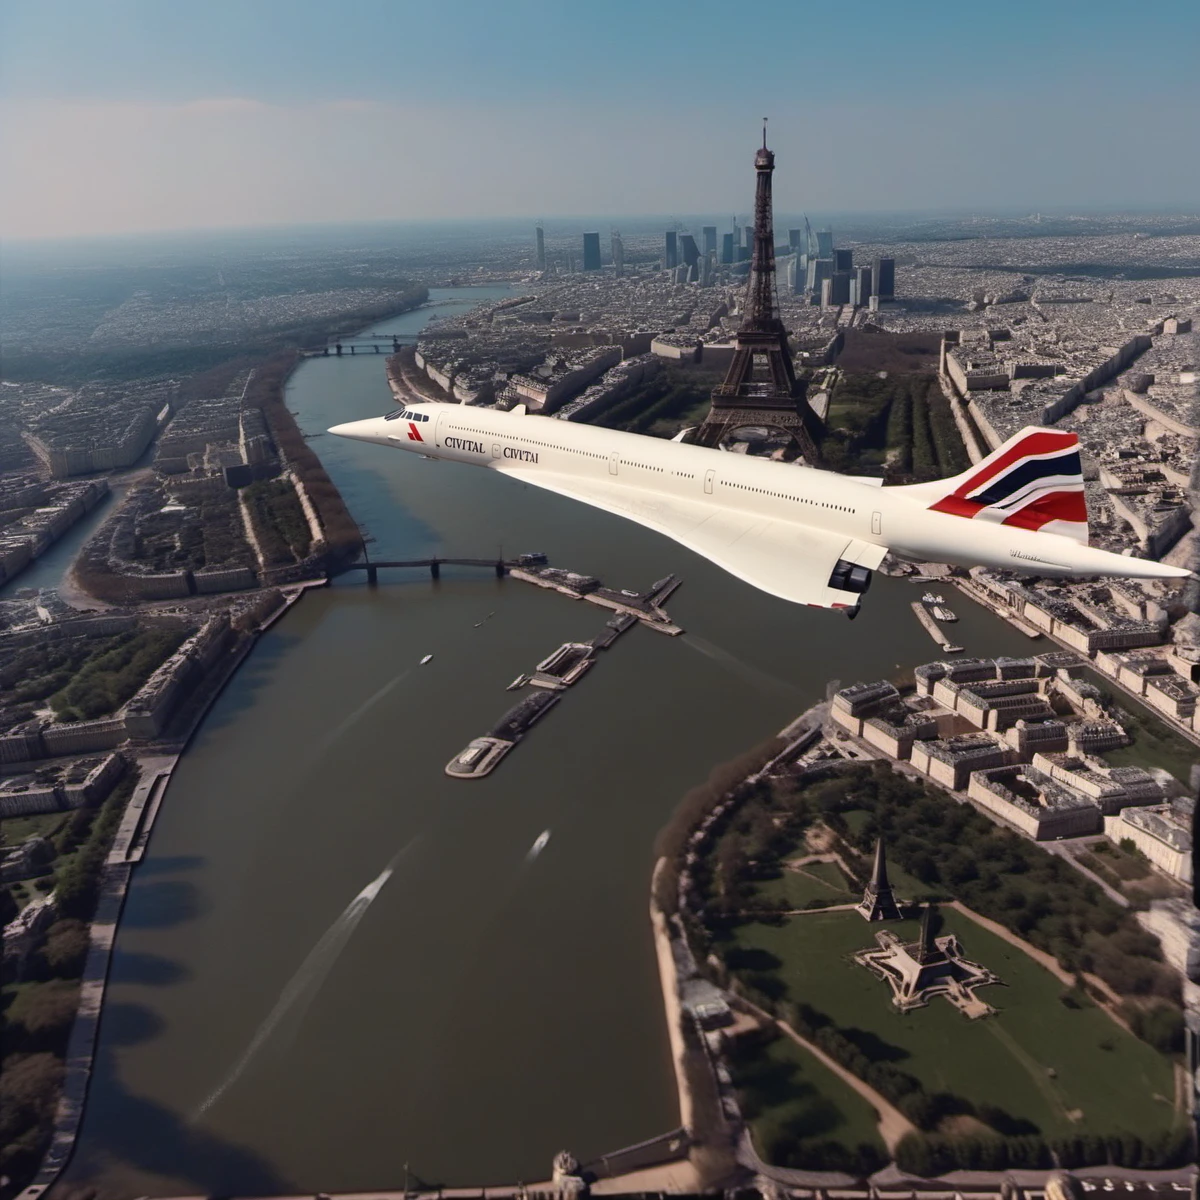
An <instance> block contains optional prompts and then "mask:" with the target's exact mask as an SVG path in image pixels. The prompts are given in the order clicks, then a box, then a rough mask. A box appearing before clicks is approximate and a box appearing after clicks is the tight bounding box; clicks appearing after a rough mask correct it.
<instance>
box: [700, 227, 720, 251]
mask: <svg viewBox="0 0 1200 1200" xmlns="http://www.w3.org/2000/svg"><path fill="white" fill-rule="evenodd" d="M700 232H701V233H702V234H703V235H704V253H705V254H709V253H715V251H716V249H717V227H716V226H715V225H705V226H703V227H702V228H701V230H700Z"/></svg>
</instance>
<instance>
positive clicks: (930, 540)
mask: <svg viewBox="0 0 1200 1200" xmlns="http://www.w3.org/2000/svg"><path fill="white" fill-rule="evenodd" d="M329 432H330V433H333V434H336V435H337V436H339V437H346V438H354V439H357V440H358V441H363V442H374V443H376V444H378V445H381V446H390V447H392V448H394V449H398V450H409V451H414V452H416V453H418V454H423V455H425V456H426V457H428V458H436V459H445V460H448V461H451V462H460V463H470V464H471V465H473V466H477V467H488V468H490V469H491V470H493V471H498V472H499V473H500V474H502V475H507V476H510V477H511V478H513V479H516V480H519V481H521V482H523V483H531V484H533V485H535V486H536V487H540V488H545V489H546V490H547V491H551V492H557V493H559V495H562V496H569V497H570V498H571V499H573V500H581V501H582V502H583V503H585V504H591V505H593V506H595V507H596V508H602V509H604V510H605V511H606V512H611V513H616V514H617V515H618V516H621V517H627V518H628V519H629V520H631V521H636V522H638V524H640V525H645V526H647V527H648V528H650V529H653V530H656V531H657V532H659V533H662V534H665V535H666V536H667V537H670V538H674V539H675V541H677V542H681V543H682V544H683V545H685V546H687V547H688V548H689V549H691V550H694V551H696V553H697V554H702V555H703V556H704V557H705V558H708V559H711V560H712V561H713V562H714V563H716V564H717V565H718V566H719V567H723V568H724V569H725V570H726V571H728V572H730V574H732V575H736V576H737V577H738V578H739V579H743V580H745V582H746V583H749V584H752V585H753V586H754V587H757V588H761V589H762V590H763V591H764V592H770V593H771V594H772V595H774V596H781V597H782V598H783V599H785V600H791V601H794V602H795V603H797V604H808V605H811V606H813V607H816V608H831V609H840V610H842V611H843V612H845V613H847V614H848V615H849V616H851V617H854V616H855V615H857V613H858V608H859V604H860V602H861V600H862V593H863V592H865V591H866V590H867V587H868V586H869V585H870V582H871V572H872V571H873V570H874V569H875V568H876V567H878V566H879V564H880V563H881V562H882V561H883V557H884V555H885V554H887V553H888V551H889V550H890V551H891V552H892V553H893V554H896V555H898V556H900V557H902V558H907V559H913V560H915V561H918V562H941V563H952V564H956V565H958V566H965V567H971V566H986V567H1004V568H1007V569H1009V570H1014V571H1021V572H1024V573H1026V574H1029V575H1043V576H1057V577H1059V578H1071V577H1075V576H1092V575H1114V576H1126V577H1130V578H1139V579H1169V578H1181V579H1182V578H1185V577H1187V576H1189V575H1190V574H1191V572H1189V571H1185V570H1182V569H1180V568H1178V567H1170V566H1167V565H1165V564H1164V563H1158V562H1152V561H1150V560H1147V559H1141V558H1131V557H1127V556H1125V555H1121V554H1112V553H1110V552H1108V551H1107V550H1100V549H1097V548H1095V547H1092V546H1089V545H1088V524H1087V506H1086V503H1085V500H1084V492H1083V474H1082V468H1081V466H1080V461H1079V439H1078V438H1077V437H1076V436H1075V434H1073V433H1064V432H1062V431H1060V430H1056V429H1039V428H1036V427H1034V426H1030V427H1028V428H1026V429H1023V430H1021V432H1020V433H1018V434H1015V435H1014V436H1013V437H1011V438H1009V439H1008V441H1007V442H1005V443H1004V445H1002V446H1001V447H1000V448H999V449H997V450H995V451H994V452H993V453H992V454H989V455H988V456H987V458H985V459H983V460H982V461H981V462H979V463H976V464H975V466H973V467H971V469H970V470H968V471H964V472H963V473H962V474H961V475H955V476H954V477H952V478H950V479H942V480H938V481H936V482H933V483H917V484H911V485H903V486H895V487H883V486H881V483H882V481H881V480H879V479H871V478H866V477H861V476H853V475H837V474H834V473H832V472H829V471H819V470H815V469H813V468H811V467H804V466H799V465H797V464H794V463H781V462H772V461H769V460H766V459H762V458H751V457H747V456H744V455H741V454H730V453H727V452H723V451H720V450H712V449H708V448H706V447H703V446H693V445H688V444H686V443H684V442H681V441H678V440H675V441H670V442H668V441H665V440H662V439H660V438H653V437H647V436H644V435H641V434H634V433H621V432H619V431H616V430H612V429H600V428H598V427H596V426H594V425H584V424H575V423H573V422H569V421H558V420H552V419H548V418H545V417H539V416H532V415H529V414H527V413H526V411H525V408H524V406H523V405H521V406H518V407H517V408H515V409H513V410H512V411H511V412H499V411H496V410H493V409H486V408H473V407H467V406H465V405H459V404H439V403H433V402H429V403H413V404H409V405H408V406H407V407H405V408H403V409H399V410H397V411H395V412H391V413H388V414H387V416H383V417H372V418H368V419H367V420H364V421H351V422H348V423H347V424H345V425H335V426H334V427H333V428H332V429H330V431H329Z"/></svg>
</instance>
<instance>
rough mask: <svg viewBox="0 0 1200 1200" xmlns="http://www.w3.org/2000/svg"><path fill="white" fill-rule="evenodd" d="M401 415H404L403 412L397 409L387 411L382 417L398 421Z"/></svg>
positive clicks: (386, 419)
mask: <svg viewBox="0 0 1200 1200" xmlns="http://www.w3.org/2000/svg"><path fill="white" fill-rule="evenodd" d="M402 416H404V413H403V412H402V411H399V410H397V411H396V412H390V413H387V414H386V415H385V416H384V418H383V419H384V420H385V421H398V420H400V418H401V417H402Z"/></svg>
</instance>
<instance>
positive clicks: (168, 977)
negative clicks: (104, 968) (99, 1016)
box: [105, 951, 192, 1012]
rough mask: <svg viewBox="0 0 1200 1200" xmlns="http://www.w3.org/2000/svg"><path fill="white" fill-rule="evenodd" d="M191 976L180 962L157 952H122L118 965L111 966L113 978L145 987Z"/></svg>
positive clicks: (163, 984)
mask: <svg viewBox="0 0 1200 1200" xmlns="http://www.w3.org/2000/svg"><path fill="white" fill-rule="evenodd" d="M191 977H192V973H191V971H189V970H188V969H187V967H185V966H183V964H182V963H177V962H172V961H171V960H170V959H168V958H161V957H160V956H159V955H157V954H139V953H137V952H136V951H130V952H129V953H126V954H122V955H121V958H120V960H119V963H118V965H117V966H115V967H114V968H113V978H114V979H117V980H119V981H120V982H121V983H136V984H142V985H144V986H146V987H168V986H169V985H171V984H173V983H183V982H184V981H185V980H187V979H191ZM107 1011H108V1010H107V1009H105V1012H107Z"/></svg>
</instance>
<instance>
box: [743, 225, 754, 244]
mask: <svg viewBox="0 0 1200 1200" xmlns="http://www.w3.org/2000/svg"><path fill="white" fill-rule="evenodd" d="M742 233H743V235H744V237H743V240H742V245H743V246H745V247H746V249H747V250H753V249H754V226H753V225H745V226H743V227H742Z"/></svg>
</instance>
